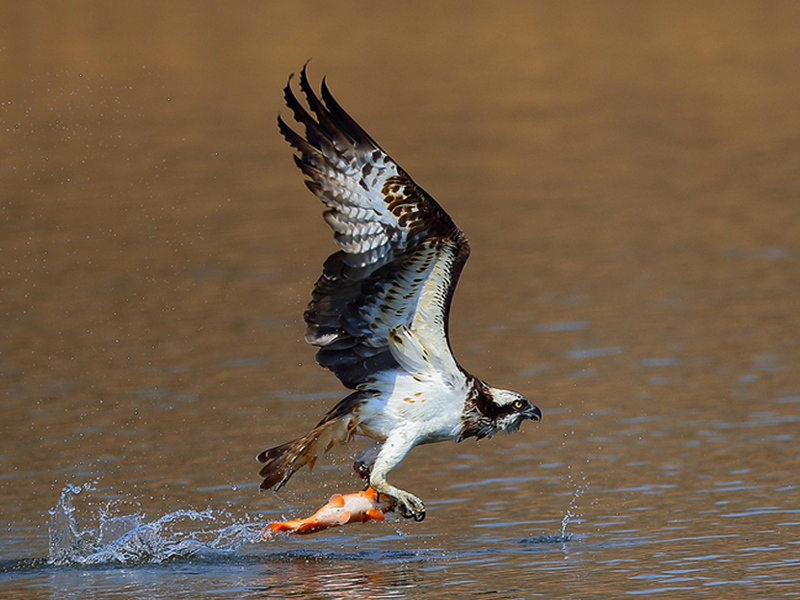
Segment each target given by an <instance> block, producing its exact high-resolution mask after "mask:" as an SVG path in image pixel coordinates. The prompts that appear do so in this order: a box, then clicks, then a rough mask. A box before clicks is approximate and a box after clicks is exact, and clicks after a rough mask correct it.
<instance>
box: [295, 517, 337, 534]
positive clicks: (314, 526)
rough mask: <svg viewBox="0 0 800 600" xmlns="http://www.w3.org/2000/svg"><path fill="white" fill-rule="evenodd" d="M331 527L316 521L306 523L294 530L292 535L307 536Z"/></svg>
mask: <svg viewBox="0 0 800 600" xmlns="http://www.w3.org/2000/svg"><path fill="white" fill-rule="evenodd" d="M328 527H330V526H329V525H327V524H323V523H320V522H319V521H317V520H316V519H315V520H313V521H305V522H304V523H303V524H302V525H300V526H299V527H296V528H295V529H293V530H292V533H296V534H297V535H307V534H309V533H316V532H318V531H322V530H323V529H327V528H328Z"/></svg>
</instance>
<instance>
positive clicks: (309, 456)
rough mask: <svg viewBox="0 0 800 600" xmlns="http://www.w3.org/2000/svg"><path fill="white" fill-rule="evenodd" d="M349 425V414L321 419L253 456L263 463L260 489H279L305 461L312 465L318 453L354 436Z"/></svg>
mask: <svg viewBox="0 0 800 600" xmlns="http://www.w3.org/2000/svg"><path fill="white" fill-rule="evenodd" d="M352 425H353V424H352V419H349V418H335V419H332V420H328V421H323V422H322V423H320V424H319V425H317V426H316V427H315V428H314V429H312V430H311V431H310V432H309V433H307V434H306V435H304V436H303V437H301V438H297V439H296V440H292V441H291V442H287V443H285V444H281V445H280V446H275V447H274V448H270V449H269V450H264V451H263V452H262V453H261V454H259V455H258V456H257V457H256V460H258V462H261V463H264V466H263V467H262V468H261V471H259V473H258V474H259V475H260V476H261V477H263V478H264V481H262V482H261V486H260V487H261V489H262V490H269V489H273V488H274V489H276V490H279V489H281V488H282V487H283V486H284V485H286V482H287V481H289V479H290V478H291V476H292V475H294V473H295V471H297V470H298V469H300V468H302V467H303V466H305V465H308V468H309V469H313V468H314V463H316V462H317V459H318V458H319V457H320V456H322V455H323V454H324V453H325V452H327V451H328V450H330V449H331V448H333V446H335V445H336V444H338V443H339V442H345V441H347V440H349V439H350V438H351V437H352V436H353V434H354V428H353V426H352Z"/></svg>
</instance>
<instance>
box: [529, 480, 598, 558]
mask: <svg viewBox="0 0 800 600" xmlns="http://www.w3.org/2000/svg"><path fill="white" fill-rule="evenodd" d="M588 487H589V484H588V483H587V482H586V478H585V477H584V482H583V484H582V485H579V486H578V487H577V488H576V489H575V491H574V492H573V493H572V499H570V501H569V506H567V510H566V512H565V513H564V516H563V517H562V518H561V531H560V532H559V533H555V534H550V535H537V536H535V537H531V538H525V539H523V540H520V543H523V544H558V543H565V542H569V541H572V539H573V538H574V537H575V536H574V534H573V533H572V532H569V531H567V526H568V525H569V524H570V521H572V519H573V518H574V517H577V516H579V513H577V512H576V511H577V506H578V498H580V497H581V496H582V495H583V493H584V492H585V491H586V489H587V488H588Z"/></svg>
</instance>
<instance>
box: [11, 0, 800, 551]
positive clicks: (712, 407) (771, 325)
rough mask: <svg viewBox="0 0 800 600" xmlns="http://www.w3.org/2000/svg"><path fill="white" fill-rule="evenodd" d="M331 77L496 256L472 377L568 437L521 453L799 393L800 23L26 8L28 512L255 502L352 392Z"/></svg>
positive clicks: (24, 467) (467, 313) (733, 16)
mask: <svg viewBox="0 0 800 600" xmlns="http://www.w3.org/2000/svg"><path fill="white" fill-rule="evenodd" d="M308 59H312V60H311V63H310V66H309V71H310V75H311V79H312V81H313V82H315V84H316V82H318V81H319V79H320V78H321V77H322V76H327V77H328V83H329V85H330V87H331V89H332V91H333V93H334V94H335V95H336V97H337V99H338V100H339V102H340V103H341V104H342V105H343V106H344V107H345V108H346V109H347V110H348V111H349V112H350V113H351V114H352V115H353V116H354V117H355V118H356V119H357V120H358V121H359V122H360V123H361V124H362V125H363V126H364V127H365V128H366V129H367V131H369V132H370V134H371V135H372V136H373V137H375V138H376V139H377V140H378V141H379V142H380V143H381V144H382V145H383V147H384V148H385V149H386V150H387V151H388V152H389V153H390V154H391V155H392V156H393V157H394V158H395V159H396V160H397V161H398V162H399V163H400V164H401V165H403V167H404V168H405V169H407V170H408V171H409V172H410V173H411V174H412V176H414V177H415V179H416V180H417V182H418V183H420V184H421V185H422V186H423V187H425V188H426V189H427V190H428V191H429V192H430V193H432V194H433V195H434V196H435V197H436V198H437V199H438V200H439V201H440V202H441V203H442V204H443V205H444V206H445V208H446V209H447V210H448V211H449V212H450V214H451V215H452V216H453V217H454V218H455V219H456V221H457V222H458V223H459V224H460V225H461V227H462V228H463V229H464V230H465V231H466V232H467V234H468V236H469V238H470V240H471V242H472V245H473V257H472V258H471V259H470V262H469V264H468V266H467V268H466V271H465V273H464V276H463V278H462V283H461V286H460V289H459V293H458V295H457V297H456V301H455V306H454V315H453V320H452V329H453V331H452V335H453V346H454V349H455V351H456V354H457V356H458V357H459V359H460V360H461V361H462V363H463V364H464V365H465V367H466V368H467V369H468V370H471V371H473V372H475V373H477V374H479V375H483V376H484V377H485V378H486V379H487V380H489V381H491V382H494V383H496V384H497V385H504V386H507V387H512V388H515V389H518V390H520V391H522V392H524V393H526V394H528V395H529V396H531V397H532V398H533V399H534V400H535V401H536V402H537V403H538V404H539V405H540V406H542V408H543V410H544V413H545V420H544V422H543V424H542V425H541V426H540V427H538V428H536V429H534V428H532V429H531V431H529V432H527V433H526V435H527V436H528V437H526V438H509V439H503V440H499V441H497V442H492V443H496V444H498V446H497V448H500V449H502V448H514V447H519V446H515V444H523V443H526V442H523V440H526V439H527V440H528V442H527V443H532V442H531V440H535V443H536V444H537V449H536V453H535V457H536V458H535V460H539V458H541V460H544V461H549V460H552V456H550V457H548V456H547V454H548V452H549V451H550V450H552V449H554V448H558V447H563V443H564V442H563V440H564V436H565V435H566V434H565V431H567V430H569V431H572V432H573V433H572V434H571V435H575V437H576V439H577V438H581V439H586V438H587V437H588V436H590V435H592V434H596V435H602V434H603V432H613V431H615V430H616V428H617V427H618V422H619V419H620V418H621V417H623V416H627V417H636V416H642V415H645V416H646V415H656V416H660V417H663V418H665V419H667V420H670V419H673V418H674V419H676V423H677V420H678V419H682V418H686V417H687V415H693V416H692V418H693V419H696V420H699V421H713V420H714V419H719V418H722V419H728V418H730V419H733V420H739V419H746V418H747V415H748V414H750V413H751V412H752V411H757V410H758V406H759V403H761V402H772V401H773V400H775V399H776V398H787V397H788V398H792V397H794V396H795V395H800V379H799V378H798V372H799V369H798V358H800V347H798V346H799V345H798V332H800V316H799V315H800V311H799V310H798V306H800V305H798V300H797V295H798V291H800V268H798V258H800V218H799V217H800V183H799V182H798V173H799V172H800V109H798V107H799V106H800V77H798V68H800V67H798V65H800V4H797V3H780V2H774V3H773V2H770V3H762V2H726V3H695V2H620V3H596V2H559V3H531V2H507V3H472V2H469V3H465V2H434V3H428V2H410V3H390V2H348V3H337V4H331V5H327V4H325V5H323V4H320V3H315V2H292V3H282V2H263V3H255V2H226V3H195V2H171V3H161V2H136V3H102V2H24V3H22V2H20V3H17V2H3V3H0V123H2V126H1V127H0V139H1V140H2V141H0V394H2V398H3V416H2V425H1V427H2V437H3V440H2V442H0V444H2V451H0V455H2V456H1V457H0V460H2V463H0V464H2V471H3V472H4V473H6V474H8V477H7V478H6V479H5V480H0V497H2V498H4V499H5V500H6V501H7V504H6V508H4V511H7V515H6V519H5V520H6V521H8V522H18V523H25V524H27V525H25V527H28V528H30V529H31V530H35V531H36V532H37V533H36V535H39V536H40V539H41V535H42V523H43V522H44V519H43V518H42V515H43V514H44V511H45V510H46V508H48V507H50V506H52V504H53V502H54V498H55V497H56V496H57V492H58V490H59V489H60V487H61V485H62V484H63V483H64V482H65V481H69V480H72V478H74V477H76V476H81V475H86V476H98V475H99V476H102V477H104V478H105V479H104V481H105V483H106V484H107V486H108V487H109V488H113V489H128V490H129V489H131V487H134V488H136V490H137V491H136V493H140V494H147V493H148V491H149V493H151V494H155V495H156V497H157V498H158V497H161V498H162V499H164V501H165V502H167V503H169V502H173V503H180V502H182V501H183V500H184V499H185V498H196V495H195V494H196V493H197V492H196V490H197V489H198V488H200V489H203V490H206V492H204V493H206V494H210V495H212V496H213V495H214V494H215V493H217V492H216V491H215V490H221V491H219V494H220V495H224V496H227V497H230V494H231V486H232V485H239V484H252V485H255V483H256V480H257V478H256V477H255V474H256V471H257V468H256V464H255V462H253V461H252V459H251V457H252V456H254V455H255V454H256V453H257V452H258V451H259V450H261V449H262V447H265V446H266V445H269V444H272V443H275V442H278V441H284V440H283V438H284V437H285V436H291V435H295V434H296V433H298V432H300V431H302V430H304V429H305V427H306V425H307V424H309V423H310V422H311V421H313V420H315V419H316V418H318V417H319V415H320V414H322V412H323V411H324V410H325V407H326V406H328V405H329V404H331V403H332V402H333V401H334V400H335V399H336V398H338V397H339V395H340V393H341V390H340V388H339V385H338V382H336V381H335V380H334V378H333V377H332V375H330V374H328V373H326V372H324V371H322V370H321V369H318V368H316V367H314V366H313V351H312V349H311V348H309V347H307V346H306V345H305V344H304V342H303V341H302V334H303V325H302V318H301V315H302V310H303V308H304V306H305V304H306V302H307V300H308V298H309V293H310V289H311V286H312V284H313V282H314V280H315V279H316V277H317V276H318V274H319V271H320V265H321V263H322V260H323V259H324V257H325V256H327V254H328V253H329V252H331V251H333V244H332V242H331V239H330V235H329V232H328V230H327V228H326V227H325V225H324V224H323V222H322V221H321V219H320V218H319V214H320V206H319V205H318V202H317V201H316V200H315V199H314V198H313V197H312V196H311V195H310V194H309V193H308V192H307V191H306V190H305V189H304V188H303V185H302V182H301V176H300V174H299V173H298V172H297V171H296V169H295V168H294V166H293V164H292V162H291V159H290V151H289V149H288V147H286V145H285V143H284V142H283V141H282V140H281V139H280V137H279V135H278V133H277V129H276V126H275V118H276V116H277V115H278V113H279V112H282V111H283V113H284V114H286V111H285V110H284V109H283V106H282V98H281V90H282V88H283V86H284V85H285V83H286V81H287V77H288V75H289V74H290V73H292V72H297V71H298V70H299V69H300V68H301V67H302V65H303V64H304V63H305V62H306V61H307V60H308ZM796 408H797V404H796V403H793V402H783V403H781V404H780V405H778V408H775V407H774V406H771V407H770V408H769V410H775V411H777V414H778V415H779V416H780V415H783V416H788V417H791V415H794V414H795V413H796ZM781 411H784V412H781ZM595 413H596V414H595ZM559 415H560V416H559ZM553 416H554V417H553ZM560 418H563V419H567V418H570V419H573V421H571V424H564V423H561V421H559V419H560ZM574 419H578V421H574ZM576 422H578V425H576V424H575V423H576ZM670 422H671V421H670ZM576 431H577V433H575V432H576ZM670 431H673V430H670ZM674 431H682V430H679V429H676V430H674ZM676 435H682V434H677V433H676ZM792 435H793V434H792ZM576 443H577V442H576ZM559 444H561V446H559ZM490 447H494V446H490ZM621 447H622V448H623V450H622V451H625V450H624V448H625V445H624V443H623V444H622V446H621ZM459 448H460V447H459ZM640 450H641V449H640ZM455 451H456V450H454V449H451V448H449V447H448V449H434V450H430V449H424V450H420V452H421V453H422V454H421V455H420V456H424V455H425V454H424V453H431V452H433V453H434V455H435V454H436V453H437V452H445V453H448V452H450V453H452V452H455ZM598 452H600V458H596V462H595V463H594V464H595V465H603V464H605V463H604V462H603V461H604V460H605V458H603V456H602V453H603V451H598ZM641 452H643V453H644V454H647V452H652V458H653V459H654V460H658V459H659V457H660V455H661V454H662V453H663V452H664V447H663V446H658V445H654V446H652V447H651V448H650V449H649V450H646V449H645V450H641ZM699 452H700V454H699V456H706V455H707V454H706V452H707V450H705V449H704V450H702V451H699ZM712 452H713V451H712ZM719 452H720V453H721V454H722V455H724V456H733V454H730V455H729V454H728V450H727V449H726V447H725V446H724V445H721V446H720V448H719ZM784 452H785V456H784V455H783V454H782V453H784ZM748 454H750V455H752V460H753V464H754V465H762V464H764V462H765V461H767V460H773V461H774V460H777V462H778V463H779V464H782V465H783V467H780V468H784V467H785V468H786V469H789V470H790V469H791V468H792V467H791V465H792V464H795V465H796V461H797V458H796V456H795V454H796V452H795V451H792V450H790V449H787V448H786V447H785V445H779V446H777V447H773V446H770V445H767V446H763V447H761V446H760V447H759V448H757V449H755V450H753V451H752V452H748ZM776 455H777V456H778V457H784V458H785V459H786V462H785V463H782V462H781V461H780V460H779V459H776ZM445 456H450V455H447V454H445ZM570 456H571V457H573V458H576V459H582V457H583V456H584V452H583V449H580V448H577V447H575V448H573V449H572V450H571V451H570ZM606 458H607V457H606ZM564 459H565V456H564V455H563V453H562V455H560V456H558V457H557V460H564ZM567 460H570V459H567ZM609 460H610V459H609ZM612 462H613V461H612ZM723 462H724V460H723ZM609 464H610V463H609ZM598 468H599V467H598ZM609 469H610V467H609ZM424 470H425V469H424V468H423V469H422V471H421V472H419V473H417V475H416V476H417V477H419V478H422V477H424ZM611 471H613V470H611V469H610V470H609V472H608V473H605V474H604V475H603V476H604V477H616V476H619V477H622V476H623V475H622V474H621V473H617V474H616V475H611V474H609V473H610V472H611ZM783 472H785V473H788V472H789V471H788V470H787V471H783ZM408 476H409V477H413V475H408ZM418 485H423V486H424V485H425V484H424V483H421V484H418ZM215 486H216V487H215ZM165 489H167V490H169V494H168V495H169V498H168V499H166V496H167V494H165V493H164V490H165ZM21 490H24V495H25V497H26V498H28V499H29V502H27V504H26V506H24V507H19V508H12V506H17V505H18V502H19V499H20V494H21ZM421 491H423V492H424V491H426V490H424V489H423V490H421ZM240 494H241V495H240V496H237V497H236V500H237V502H241V503H247V502H252V503H253V504H257V503H258V502H261V500H260V497H259V496H258V495H257V494H256V492H255V489H254V488H248V489H247V490H246V491H244V492H240ZM251 506H252V505H251ZM559 510H560V509H559ZM556 516H557V515H556Z"/></svg>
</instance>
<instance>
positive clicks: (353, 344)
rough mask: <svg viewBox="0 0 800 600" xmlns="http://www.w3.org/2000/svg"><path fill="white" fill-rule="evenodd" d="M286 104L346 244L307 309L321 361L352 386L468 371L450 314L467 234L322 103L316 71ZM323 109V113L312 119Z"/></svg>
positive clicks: (339, 112) (305, 166)
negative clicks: (313, 82) (400, 375)
mask: <svg viewBox="0 0 800 600" xmlns="http://www.w3.org/2000/svg"><path fill="white" fill-rule="evenodd" d="M300 89H301V90H302V92H303V94H304V96H305V98H306V102H307V104H308V107H309V109H310V112H309V110H306V108H304V107H303V105H302V104H301V103H300V102H299V101H298V99H297V98H296V97H295V95H294V93H293V91H292V88H291V79H290V82H289V84H287V86H286V89H285V91H284V96H285V99H286V104H287V106H288V107H289V109H291V111H292V113H293V116H294V118H295V120H296V121H297V122H298V123H299V124H300V125H302V126H303V128H304V129H305V132H304V133H305V135H304V136H303V135H300V134H299V133H297V132H295V131H294V130H292V129H291V128H290V127H289V126H288V125H287V124H286V123H285V122H284V121H283V119H281V118H280V117H279V118H278V126H279V128H280V131H281V133H282V134H283V136H284V137H285V138H286V140H287V141H288V142H289V144H291V146H292V147H293V148H294V149H295V150H296V151H297V154H296V155H295V162H296V163H297V165H298V167H300V170H301V171H302V172H303V173H304V174H305V176H306V178H307V179H306V185H307V186H308V188H309V189H310V190H311V191H312V192H313V193H314V194H315V195H316V196H317V197H318V198H319V199H320V200H322V202H323V204H325V206H326V207H327V209H326V210H325V212H324V218H325V221H326V222H327V223H328V225H329V226H330V227H331V229H333V232H334V239H335V241H336V244H337V245H338V246H339V248H340V250H339V251H338V252H336V253H334V254H332V255H331V256H330V257H328V259H327V260H326V261H325V264H324V266H323V272H322V275H321V277H320V278H319V280H318V281H317V283H316V285H315V287H314V291H313V293H312V299H311V302H310V304H309V305H308V308H307V310H306V312H305V315H304V317H305V321H306V324H307V330H306V340H307V341H308V342H309V343H310V344H313V345H314V346H318V347H319V351H318V352H317V362H318V363H319V364H320V365H322V366H323V367H326V368H328V369H330V370H332V371H333V372H334V374H335V375H336V376H337V377H338V378H339V379H340V380H341V381H342V383H343V384H344V385H345V386H347V387H349V388H352V389H356V388H359V389H364V387H365V386H368V385H369V384H370V383H374V381H375V377H376V375H377V374H379V373H383V372H386V371H390V370H392V369H398V368H402V369H404V370H406V371H409V372H412V373H420V374H429V375H430V374H431V373H433V372H439V373H440V374H441V373H444V374H445V375H446V374H447V373H448V372H452V374H453V375H455V373H457V372H459V367H458V365H457V363H456V361H455V359H454V358H453V355H452V352H451V350H450V343H449V340H448V331H447V329H448V313H449V310H450V302H451V299H452V296H453V291H454V289H455V286H456V283H457V281H458V277H459V275H460V273H461V269H462V267H463V265H464V263H465V261H466V260H467V257H468V256H469V244H468V242H467V239H466V237H465V236H464V234H463V232H462V231H461V230H460V229H459V228H458V227H457V226H456V224H455V223H454V222H453V220H452V219H451V218H450V217H449V216H448V215H447V213H445V211H444V210H443V209H442V208H441V207H440V206H439V204H437V203H436V201H435V200H434V199H433V198H431V197H430V196H429V195H428V194H427V193H426V192H425V191H424V190H423V189H422V188H420V187H419V186H417V185H416V184H415V183H414V181H413V180H412V179H411V178H410V177H409V176H408V174H407V173H406V172H405V171H403V169H401V168H400V166H399V165H397V163H395V162H394V161H393V160H392V159H391V158H390V157H389V156H388V155H387V154H386V153H385V152H384V151H383V150H382V149H381V148H380V146H378V144H376V143H375V141H374V140H373V139H372V138H371V137H370V136H369V135H368V134H367V133H366V132H365V131H364V130H363V129H362V128H361V126H359V125H358V124H357V123H356V122H355V121H354V120H353V119H352V118H351V117H350V116H349V115H348V114H347V113H346V112H345V111H344V110H343V109H342V108H341V107H340V106H339V104H338V103H337V102H336V100H334V98H333V96H332V95H331V93H330V91H329V90H328V87H327V85H326V83H325V80H323V81H322V87H321V92H322V93H321V99H320V98H319V97H317V96H316V94H315V93H314V91H313V90H312V88H311V86H310V85H309V82H308V78H307V76H306V70H305V68H304V69H303V71H302V73H301V74H300ZM312 114H313V116H312Z"/></svg>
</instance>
